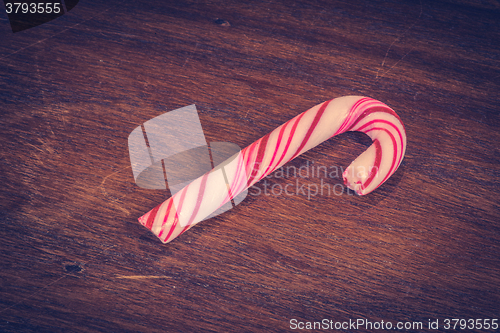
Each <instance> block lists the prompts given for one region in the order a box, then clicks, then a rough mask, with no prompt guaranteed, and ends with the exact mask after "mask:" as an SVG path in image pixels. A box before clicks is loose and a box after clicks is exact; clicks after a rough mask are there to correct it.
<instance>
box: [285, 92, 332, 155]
mask: <svg viewBox="0 0 500 333" xmlns="http://www.w3.org/2000/svg"><path fill="white" fill-rule="evenodd" d="M331 101H332V100H329V101H326V102H324V103H323V105H321V107H320V108H319V110H318V112H317V113H316V116H315V117H314V120H313V122H312V124H311V126H309V129H308V130H307V133H306V136H305V137H304V140H302V143H301V144H300V146H299V148H298V149H297V151H296V152H295V154H294V155H293V156H292V158H291V159H290V160H293V159H294V158H295V157H296V156H297V155H298V154H299V153H300V151H301V150H302V149H303V148H304V146H305V145H306V143H307V141H309V138H310V137H311V135H312V132H313V131H314V129H315V128H316V126H317V125H318V123H319V120H320V119H321V116H322V115H323V113H325V110H326V107H327V106H328V104H330V102H331Z"/></svg>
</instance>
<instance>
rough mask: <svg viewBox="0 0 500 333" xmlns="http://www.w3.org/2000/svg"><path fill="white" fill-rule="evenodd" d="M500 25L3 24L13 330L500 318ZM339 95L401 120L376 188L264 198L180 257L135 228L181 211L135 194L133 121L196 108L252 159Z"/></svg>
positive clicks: (202, 234)
mask: <svg viewBox="0 0 500 333" xmlns="http://www.w3.org/2000/svg"><path fill="white" fill-rule="evenodd" d="M499 18H500V6H499V5H498V2H495V1H487V2H479V1H465V0H464V1H452V0H449V1H427V0H422V1H383V2H382V1H370V2H361V1H349V2H340V1H338V2H330V1H326V0H325V1H312V0H307V1H306V0H302V1H295V2H293V3H291V2H285V1H273V2H271V3H268V2H264V1H247V2H244V3H243V2H237V1H210V2H204V1H184V2H182V3H181V2H177V1H162V2H155V3H144V2H137V1H129V0H124V1H118V0H116V1H115V0H112V1H106V2H98V1H87V2H85V1H80V3H79V4H78V5H77V6H76V7H75V8H74V9H73V10H72V11H71V12H69V13H68V14H66V15H64V16H62V17H60V18H59V19H57V20H54V21H51V22H49V23H46V24H44V25H41V26H39V27H36V28H33V29H29V30H26V31H23V32H19V33H15V34H13V33H12V32H11V31H10V30H9V29H10V26H9V24H8V21H7V16H6V14H0V36H2V38H0V60H1V61H0V112H1V120H0V122H1V125H2V131H1V132H0V136H1V137H0V147H1V150H0V153H1V159H0V161H1V162H0V167H1V169H0V177H1V180H2V187H1V190H0V198H1V200H0V202H1V215H0V216H1V217H0V223H1V228H0V235H1V238H2V245H1V246H0V256H1V261H0V331H2V332H123V331H136V332H156V331H162V332H165V331H166V332H282V331H289V330H291V328H290V320H291V319H297V320H298V321H302V322H306V321H311V322H312V321H321V320H323V319H328V320H332V321H333V322H343V321H349V319H351V320H356V319H360V318H364V319H367V320H369V321H372V322H378V321H381V320H384V322H387V321H391V322H393V323H394V324H395V323H397V322H405V321H416V322H422V323H423V324H424V329H423V330H418V329H416V330H408V331H426V330H427V325H428V321H429V320H436V319H439V321H440V325H441V327H440V330H444V329H443V326H442V325H443V324H444V319H446V318H463V319H493V318H498V314H499V311H498V310H499V308H498V305H499V304H500V293H499V289H498V286H499V285H500V266H499V265H500V259H499V258H500V245H499V244H500V243H499V241H500V236H499V233H500V224H499V222H500V213H499V209H498V207H499V199H498V197H499V188H500V183H499V175H500V167H499V163H500V154H499V147H498V142H500V134H499V131H498V129H499V125H500V119H499V112H498V94H499V92H500V89H499V82H500V81H499V77H500V69H499V59H498V54H499V51H500V50H499V48H500V47H499V46H500V35H499V34H500V30H499V25H500V24H499V22H500V20H499ZM343 95H365V96H369V97H372V98H375V99H378V100H380V101H382V102H384V103H386V104H388V105H389V106H391V107H392V108H393V109H395V110H396V111H397V112H398V114H399V115H400V116H401V118H402V120H403V122H404V123H405V126H406V130H407V135H408V148H407V153H406V157H405V159H404V161H403V163H402V165H401V167H400V169H399V170H398V171H397V172H396V174H395V175H394V176H393V177H391V179H389V180H388V181H387V182H386V183H385V184H384V185H383V186H382V187H380V188H379V189H377V190H376V191H375V192H373V193H371V194H370V195H368V196H365V197H358V196H354V195H349V194H348V193H346V192H345V191H344V193H343V194H341V195H337V194H339V193H337V194H335V193H330V195H328V194H327V193H326V192H324V193H323V195H321V194H318V195H316V196H311V197H308V196H307V193H306V195H304V194H302V193H300V192H298V191H297V192H296V193H295V195H290V196H288V195H273V194H272V193H271V194H270V195H265V194H264V193H261V194H260V195H255V194H256V192H257V191H256V190H255V189H254V190H250V194H249V195H248V197H247V198H246V199H245V201H244V202H242V203H241V204H240V205H238V206H237V207H235V208H234V209H232V210H230V211H228V212H226V213H224V214H222V215H219V216H217V217H214V218H212V219H211V220H208V221H204V222H202V223H200V224H199V225H197V226H196V227H194V228H193V229H191V230H190V231H189V232H187V233H185V234H183V235H182V236H181V237H179V238H178V239H176V240H174V241H173V242H172V243H169V244H167V245H162V244H161V242H160V241H159V240H158V239H156V237H154V236H153V235H152V234H150V233H149V232H148V231H147V230H146V229H144V228H143V227H142V226H141V225H139V223H138V222H137V218H138V217H139V216H141V215H142V214H143V213H145V212H147V211H148V210H149V209H151V208H153V207H154V206H156V205H157V204H158V203H160V202H161V201H163V200H164V199H165V198H166V195H167V192H166V191H160V190H145V189H141V188H139V187H137V186H136V185H135V184H134V179H133V176H132V172H131V168H130V160H129V155H128V146H127V138H128V135H129V133H130V132H131V131H132V130H133V129H134V128H136V127H137V126H139V125H140V124H142V123H144V122H145V121H147V120H149V119H151V118H154V117H156V116H158V115H160V114H162V113H164V112H167V111H170V110H174V109H176V108H179V107H182V106H185V105H190V104H193V103H194V104H196V106H197V108H198V111H199V115H200V119H201V123H202V126H203V130H204V131H205V135H206V138H207V141H208V142H215V141H227V142H233V143H236V144H238V145H239V146H240V147H245V146H247V145H248V144H250V143H252V142H253V141H255V140H256V139H258V138H260V137H262V136H263V135H265V134H267V133H268V132H270V131H272V130H273V129H274V128H276V127H277V126H279V125H280V124H282V123H284V122H285V121H287V120H289V119H291V118H292V117H294V116H295V115H297V114H299V113H300V112H303V111H305V110H307V109H308V108H310V107H311V106H313V105H316V104H318V103H320V102H322V101H325V100H328V99H331V98H334V97H338V96H343ZM369 143H370V139H369V138H368V137H366V136H364V135H362V134H359V133H346V134H343V135H341V136H339V137H335V138H333V139H331V140H329V141H328V142H325V143H324V144H322V145H320V146H319V147H317V148H315V149H313V150H311V151H309V152H307V153H306V154H304V155H302V156H300V157H298V158H297V159H295V160H294V161H292V162H291V163H290V165H291V166H295V167H296V168H300V167H302V166H306V165H312V163H313V162H314V165H315V166H325V167H327V168H329V170H334V169H335V168H337V169H339V168H341V167H342V168H345V167H346V166H348V165H349V163H350V162H351V161H352V159H353V158H355V157H356V156H357V155H358V154H359V153H361V152H362V151H363V150H364V149H366V147H367V146H368V145H369ZM308 163H309V164H308ZM266 181H268V185H266V186H269V187H270V186H273V185H275V186H276V187H275V188H279V187H280V186H281V187H283V186H286V185H287V184H290V183H291V184H295V182H299V184H300V185H304V186H306V187H307V186H312V187H314V186H313V185H316V186H321V185H322V184H325V183H328V184H329V185H330V186H332V187H333V186H336V187H335V188H336V189H341V185H342V180H341V178H340V175H339V176H338V177H336V176H335V174H333V173H332V176H331V177H324V176H320V177H318V176H315V177H309V178H306V177H304V178H302V177H293V175H292V176H289V177H279V176H278V177H276V174H275V175H274V177H271V178H269V179H267V180H266ZM322 182H323V183H322ZM257 186H258V187H259V188H260V189H261V190H262V191H263V190H264V187H263V186H264V183H263V182H260V183H258V184H257ZM325 191H326V190H325ZM268 193H269V192H268ZM499 319H500V318H499ZM318 331H319V330H318ZM344 331H350V330H349V329H347V330H344ZM361 331H363V330H361ZM472 331H474V330H472ZM475 331H478V332H479V331H481V332H484V331H485V330H484V329H483V330H479V329H477V330H475Z"/></svg>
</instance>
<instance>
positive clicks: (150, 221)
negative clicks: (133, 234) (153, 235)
mask: <svg viewBox="0 0 500 333" xmlns="http://www.w3.org/2000/svg"><path fill="white" fill-rule="evenodd" d="M161 205H162V204H159V205H158V206H156V207H155V208H153V210H151V213H150V214H149V216H148V221H147V222H146V225H145V227H146V228H148V229H149V230H151V228H152V227H153V222H154V220H155V217H156V214H157V213H158V210H159V209H160V207H161Z"/></svg>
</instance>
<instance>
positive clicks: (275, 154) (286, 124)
mask: <svg viewBox="0 0 500 333" xmlns="http://www.w3.org/2000/svg"><path fill="white" fill-rule="evenodd" d="M289 123H290V122H287V123H285V124H283V125H282V126H281V130H280V133H279V135H278V142H276V149H274V153H273V157H272V158H271V162H269V166H268V167H267V170H266V172H265V173H266V175H267V174H268V171H269V169H271V171H269V173H271V172H272V170H274V168H272V165H273V162H274V159H275V158H276V156H278V150H279V146H280V144H281V139H282V138H283V133H285V129H286V128H287V126H288V124H289Z"/></svg>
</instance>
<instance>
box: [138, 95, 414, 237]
mask: <svg viewBox="0 0 500 333" xmlns="http://www.w3.org/2000/svg"><path fill="white" fill-rule="evenodd" d="M347 131H361V132H363V133H366V134H367V135H368V136H370V138H371V139H372V140H373V144H372V145H371V146H370V147H369V148H368V149H367V150H366V151H365V152H363V153H362V154H361V155H360V156H359V157H358V158H356V159H355V160H354V161H353V162H352V163H351V165H349V167H348V168H347V169H346V170H345V172H344V173H343V178H344V183H345V184H346V186H348V187H349V188H351V189H352V190H355V191H356V193H357V194H359V195H365V194H368V193H370V192H371V191H373V190H374V189H376V188H377V187H379V186H380V185H381V184H383V183H384V182H385V181H386V180H387V179H388V178H389V177H390V176H391V175H392V174H393V173H394V172H395V171H396V170H397V168H398V166H399V165H400V164H401V161H402V160H403V156H404V153H405V150H406V132H405V128H404V125H403V123H402V122H401V119H400V118H399V117H398V115H397V114H396V113H395V112H394V111H393V110H392V109H391V108H389V107H388V106H387V105H385V104H384V103H382V102H379V101H376V100H374V99H371V98H368V97H359V96H346V97H340V98H336V99H333V100H330V101H326V102H324V103H322V104H319V105H316V106H315V107H313V108H311V109H309V110H307V111H305V112H303V113H301V114H300V115H298V116H296V117H295V118H293V119H291V120H290V121H288V122H286V123H285V124H283V125H281V126H280V127H278V128H277V129H275V130H274V131H272V132H271V133H269V134H267V135H266V136H264V137H262V138H261V139H259V140H257V141H255V142H254V143H252V144H251V145H250V146H248V147H246V148H245V149H243V150H242V151H241V152H239V153H238V154H236V155H234V156H233V157H231V158H230V159H228V160H227V161H225V162H224V163H222V164H221V165H219V166H218V167H216V168H214V169H213V170H211V171H210V172H207V173H206V174H204V175H203V176H201V177H199V178H198V179H196V180H194V181H193V182H192V183H190V184H189V185H187V186H186V187H185V188H184V189H182V190H181V191H179V192H178V193H176V194H175V195H174V196H172V197H171V198H169V199H168V200H166V201H165V202H163V203H162V204H160V205H158V206H157V207H155V208H154V209H152V210H151V211H149V212H148V213H146V214H145V215H143V216H142V217H140V218H139V222H140V223H141V224H142V225H144V226H145V227H146V228H148V229H150V230H151V231H152V232H153V233H154V234H155V235H157V236H158V238H160V240H161V241H162V242H164V243H167V242H169V241H171V240H173V239H174V238H176V237H177V236H179V235H181V234H182V233H184V232H185V231H187V230H188V229H190V228H191V227H192V226H193V225H195V224H196V223H198V222H200V221H202V220H203V219H205V218H206V217H207V216H210V214H211V213H212V212H214V211H215V210H217V209H218V208H219V207H221V206H222V205H224V204H225V203H227V202H229V201H230V200H231V199H233V197H235V196H237V195H238V194H239V193H241V192H242V191H243V190H245V189H247V188H248V187H250V186H252V185H253V184H255V183H256V182H258V181H259V180H261V179H262V178H264V177H266V176H267V175H269V174H270V173H271V172H273V171H274V170H276V169H277V168H279V167H281V166H282V165H284V164H285V163H287V162H288V161H290V160H292V159H294V158H295V157H297V156H298V155H300V154H302V153H304V152H306V151H307V150H309V149H311V148H313V147H315V146H317V145H318V144H320V143H321V142H323V141H325V140H327V139H329V138H331V137H333V136H335V135H338V134H341V133H344V132H347Z"/></svg>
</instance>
